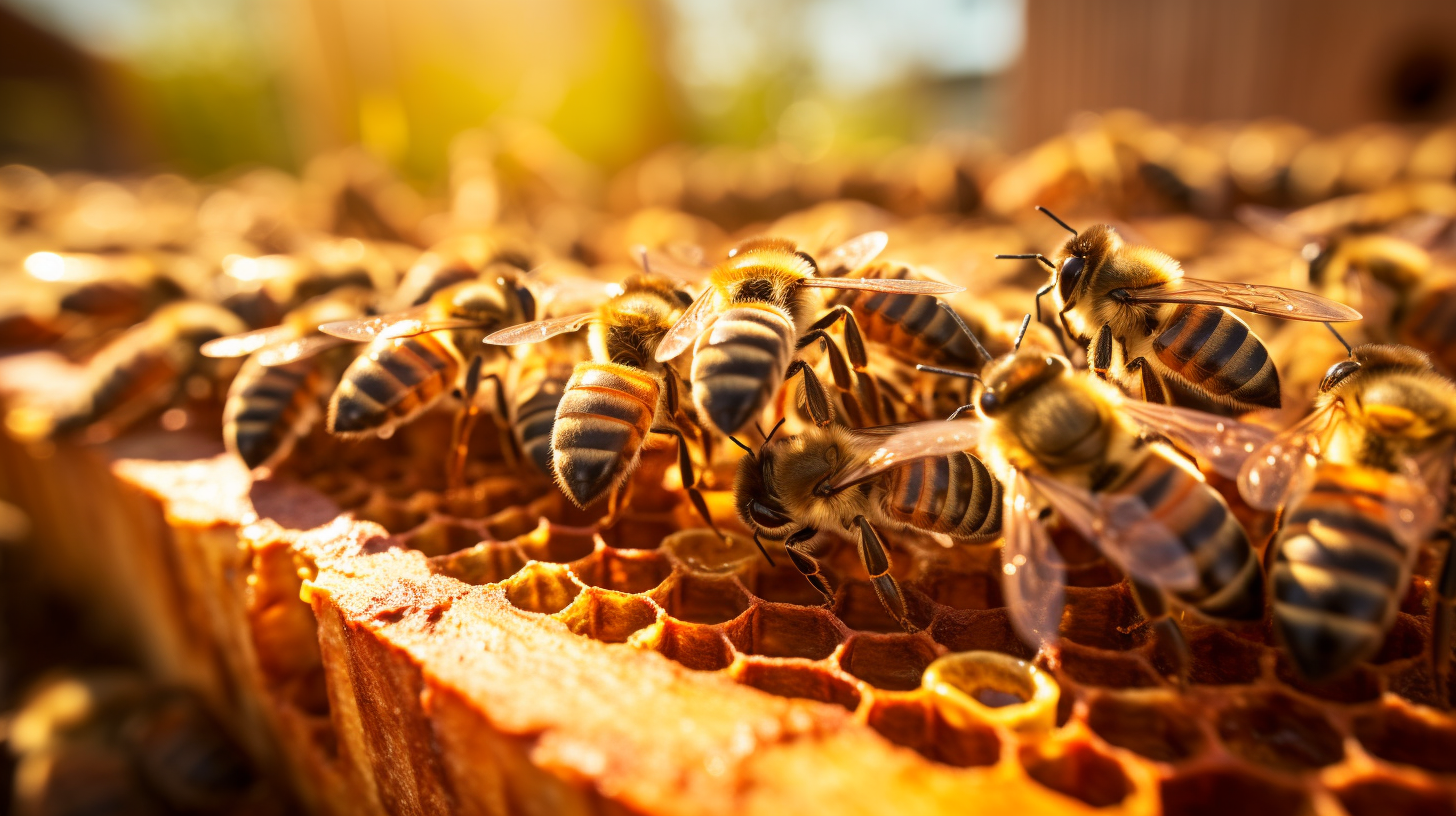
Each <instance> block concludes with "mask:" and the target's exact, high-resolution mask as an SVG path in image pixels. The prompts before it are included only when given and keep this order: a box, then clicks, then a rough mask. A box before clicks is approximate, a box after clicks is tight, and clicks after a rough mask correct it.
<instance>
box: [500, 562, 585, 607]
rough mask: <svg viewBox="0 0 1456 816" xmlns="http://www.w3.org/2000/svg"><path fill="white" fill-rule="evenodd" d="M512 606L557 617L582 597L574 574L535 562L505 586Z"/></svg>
mask: <svg viewBox="0 0 1456 816" xmlns="http://www.w3.org/2000/svg"><path fill="white" fill-rule="evenodd" d="M502 584H503V585H504V586H505V590H506V600H507V601H509V602H510V604H511V606H514V607H515V608H517V609H522V610H525V611H527V612H537V613H540V614H543V615H554V614H555V613H557V612H560V611H561V610H563V609H565V608H566V607H568V606H570V605H571V603H572V601H574V600H575V599H576V596H577V595H578V594H580V593H581V584H578V583H577V582H576V581H574V580H573V579H572V576H571V570H569V569H567V568H566V567H564V566H562V565H560V564H546V563H542V562H540V561H532V562H530V563H528V564H526V565H525V566H524V567H522V568H521V570H520V572H517V573H516V574H515V575H512V576H511V577H510V578H507V579H506V580H505V581H503V582H502Z"/></svg>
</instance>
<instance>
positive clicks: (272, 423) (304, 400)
mask: <svg viewBox="0 0 1456 816" xmlns="http://www.w3.org/2000/svg"><path fill="white" fill-rule="evenodd" d="M322 379H323V378H322V376H321V375H320V374H319V369H318V360H316V359H304V360H295V361H294V362H291V363H286V364H284V365H280V366H271V367H270V366H265V365H260V364H259V363H258V362H257V361H256V360H253V359H249V360H248V361H247V362H245V363H243V367H242V369H241V370H240V371H239V372H238V376H237V377H236V378H234V379H233V384H232V387H231V388H229V389H228V397H227V404H226V405H224V406H223V412H222V436H223V442H225V443H226V444H227V449H228V450H229V451H231V452H232V453H234V454H236V455H237V456H238V457H239V458H241V459H242V460H243V464H246V465H247V466H248V468H249V469H252V468H258V467H273V466H275V465H277V464H278V463H279V462H281V461H283V460H284V459H285V458H286V457H287V456H288V454H289V452H290V451H292V450H293V444H294V443H295V442H297V441H298V439H299V438H300V437H302V436H303V435H304V434H306V433H308V431H309V428H311V427H312V426H313V423H314V420H316V419H318V415H319V397H320V396H321V394H320V391H321V390H322V389H321V387H320V386H321V385H322Z"/></svg>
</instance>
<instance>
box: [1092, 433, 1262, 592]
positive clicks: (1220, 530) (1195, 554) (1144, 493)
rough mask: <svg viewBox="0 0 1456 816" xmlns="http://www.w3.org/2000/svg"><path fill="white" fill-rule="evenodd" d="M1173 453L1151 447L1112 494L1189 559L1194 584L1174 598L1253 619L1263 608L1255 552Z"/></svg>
mask: <svg viewBox="0 0 1456 816" xmlns="http://www.w3.org/2000/svg"><path fill="white" fill-rule="evenodd" d="M1174 456H1177V454H1175V453H1172V452H1163V451H1161V450H1159V449H1157V448H1155V449H1154V453H1153V455H1150V456H1148V457H1146V458H1145V459H1143V461H1142V463H1141V464H1139V465H1138V467H1137V468H1136V469H1135V470H1134V471H1133V473H1132V475H1131V476H1130V477H1129V479H1128V480H1127V481H1125V482H1124V483H1123V484H1122V485H1121V486H1119V487H1118V488H1117V489H1116V492H1117V493H1121V494H1124V495H1129V496H1133V497H1136V498H1137V499H1138V500H1139V501H1140V502H1141V503H1142V505H1143V506H1145V507H1146V508H1147V509H1148V511H1149V512H1150V513H1151V515H1152V517H1153V519H1155V520H1156V521H1157V522H1159V523H1160V524H1161V526H1162V527H1163V528H1165V529H1166V530H1168V531H1169V532H1171V533H1172V534H1173V535H1174V536H1176V537H1177V538H1178V543H1179V544H1180V545H1181V549H1182V553H1181V554H1180V557H1187V558H1191V559H1192V562H1193V564H1194V566H1195V568H1196V570H1197V573H1198V585H1197V586H1196V587H1194V588H1192V589H1183V590H1179V591H1177V592H1176V593H1175V594H1176V595H1177V596H1178V598H1179V599H1180V600H1182V601H1184V602H1185V603H1188V604H1190V605H1191V606H1193V607H1194V608H1196V609H1198V610H1199V611H1200V612H1202V613H1203V614H1205V615H1208V616H1210V617H1214V618H1222V619H1225V620H1257V619H1258V618H1259V617H1261V616H1262V615H1263V611H1264V573H1263V571H1262V570H1261V569H1260V568H1259V559H1258V554H1257V553H1256V552H1255V551H1254V549H1253V548H1252V547H1250V546H1249V539H1248V536H1247V535H1246V534H1245V533H1244V528H1243V526H1242V525H1240V524H1239V522H1238V519H1236V518H1235V517H1234V515H1233V513H1232V512H1231V511H1230V510H1229V507H1228V505H1227V504H1226V503H1225V502H1224V500H1223V497H1222V496H1220V495H1219V494H1218V491H1216V490H1214V489H1213V488H1211V487H1209V486H1208V485H1207V484H1206V483H1205V482H1204V481H1203V480H1202V479H1200V478H1198V476H1197V474H1196V472H1195V471H1193V470H1192V469H1191V468H1190V467H1185V466H1182V465H1180V464H1178V463H1175V462H1174V460H1173V459H1172V458H1170V457H1174ZM1128 546H1130V547H1136V546H1138V542H1137V541H1130V542H1128Z"/></svg>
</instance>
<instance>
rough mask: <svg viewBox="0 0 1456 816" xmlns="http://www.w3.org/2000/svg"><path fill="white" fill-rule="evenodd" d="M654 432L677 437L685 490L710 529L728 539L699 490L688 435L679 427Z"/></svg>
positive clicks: (679, 471)
mask: <svg viewBox="0 0 1456 816" xmlns="http://www.w3.org/2000/svg"><path fill="white" fill-rule="evenodd" d="M652 433H655V434H667V435H669V436H675V437H677V468H678V473H679V474H680V475H681V476H682V483H683V490H686V491H687V494H688V498H689V499H691V500H692V503H693V507H694V508H695V509H696V510H697V511H698V515H700V516H702V517H703V521H704V522H706V523H707V525H708V529H710V530H712V531H713V532H714V533H717V535H718V538H720V539H722V540H723V541H727V540H728V537H727V536H725V535H723V531H722V530H719V529H718V525H716V524H714V523H713V516H712V514H710V513H709V512H708V503H707V502H706V501H704V500H703V494H702V493H701V492H700V491H699V490H698V480H697V477H696V476H695V475H694V474H693V457H692V455H691V454H690V453H688V438H687V436H685V435H684V434H683V432H682V431H679V430H678V429H677V428H653V429H652Z"/></svg>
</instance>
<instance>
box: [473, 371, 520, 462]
mask: <svg viewBox="0 0 1456 816" xmlns="http://www.w3.org/2000/svg"><path fill="white" fill-rule="evenodd" d="M486 380H489V381H490V382H491V384H492V386H493V387H492V391H494V393H495V412H494V414H493V416H492V419H493V420H494V421H495V428H496V433H497V434H499V436H500V451H501V459H503V460H505V463H506V467H508V468H510V469H512V470H514V469H515V468H516V467H517V465H519V464H520V461H521V460H520V450H519V449H518V448H517V447H516V435H515V434H514V433H512V432H511V419H510V417H511V409H510V407H509V406H507V405H506V389H505V386H504V385H503V384H502V383H501V378H500V375H499V374H487V375H485V376H484V377H481V381H482V382H483V381H486Z"/></svg>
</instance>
